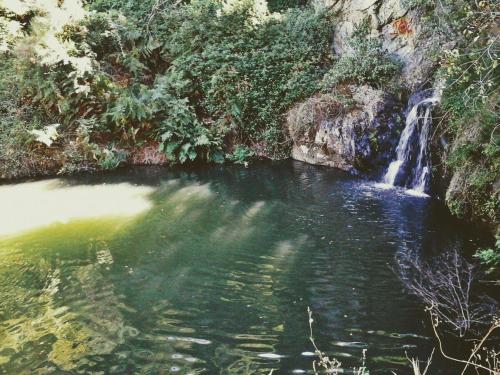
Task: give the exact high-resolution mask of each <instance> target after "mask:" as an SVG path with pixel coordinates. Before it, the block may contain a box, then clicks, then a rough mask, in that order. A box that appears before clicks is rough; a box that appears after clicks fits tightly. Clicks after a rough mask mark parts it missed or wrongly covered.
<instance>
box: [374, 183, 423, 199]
mask: <svg viewBox="0 0 500 375" xmlns="http://www.w3.org/2000/svg"><path fill="white" fill-rule="evenodd" d="M373 186H374V187H375V188H377V189H381V190H395V191H396V192H400V193H403V194H406V195H411V196H413V197H418V198H429V197H430V195H428V194H426V193H424V192H423V191H419V190H416V189H405V188H402V187H400V186H394V185H391V184H387V183H383V182H376V183H374V184H373Z"/></svg>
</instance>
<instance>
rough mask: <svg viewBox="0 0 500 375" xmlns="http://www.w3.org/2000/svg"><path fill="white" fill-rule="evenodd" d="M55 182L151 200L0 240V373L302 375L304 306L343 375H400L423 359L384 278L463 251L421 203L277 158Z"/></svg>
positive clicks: (306, 362)
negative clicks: (356, 374) (410, 264)
mask: <svg viewBox="0 0 500 375" xmlns="http://www.w3.org/2000/svg"><path fill="white" fill-rule="evenodd" d="M62 181H63V182H62V183H63V185H64V186H66V187H71V186H104V184H106V186H114V185H116V184H119V183H128V184H129V185H131V186H134V185H137V186H147V187H151V188H152V192H151V193H149V194H148V199H149V200H150V202H151V206H150V207H149V209H147V210H145V211H142V212H140V213H136V214H135V215H133V216H124V217H121V216H113V217H99V218H95V219H88V218H85V219H75V220H70V221H68V222H67V223H54V224H52V225H49V226H46V227H43V228H39V229H36V230H33V231H30V232H26V233H23V234H19V235H17V236H11V237H8V238H5V239H3V240H0V253H1V254H2V256H1V258H0V296H1V297H2V298H1V300H0V370H2V371H3V372H5V373H16V372H19V373H23V372H39V373H53V374H60V373H61V372H63V371H66V372H68V373H76V372H79V373H81V372H84V373H85V372H98V371H102V372H104V373H107V374H108V373H110V374H111V373H116V374H124V373H141V374H146V373H150V374H157V373H165V374H168V373H181V374H188V373H192V374H196V373H207V374H215V373H220V374H245V373H249V374H250V373H259V374H267V373H269V371H270V370H271V369H275V372H274V374H278V373H280V374H281V373H283V374H286V373H301V371H304V372H308V371H310V369H311V361H312V357H310V353H309V352H311V351H312V347H311V344H310V343H309V341H308V335H309V331H308V329H309V327H308V321H307V314H306V308H307V306H310V307H311V309H312V310H313V312H314V316H315V318H316V322H315V337H316V341H317V343H318V345H319V347H320V348H322V349H323V350H326V351H328V352H329V353H332V354H334V355H335V356H337V357H338V358H339V359H341V360H342V362H343V363H344V364H345V365H346V367H351V366H358V365H359V359H360V357H361V351H362V349H365V348H366V349H368V352H367V356H368V366H369V367H370V369H371V373H388V372H389V370H394V371H397V372H398V373H399V374H405V373H408V366H407V363H406V357H405V352H406V351H407V352H408V354H409V355H418V356H419V357H421V358H424V357H425V358H426V357H427V355H428V354H429V353H430V351H431V350H432V347H433V345H434V344H433V341H432V340H431V338H430V332H429V331H428V329H427V328H425V325H424V323H423V322H425V321H426V319H427V317H426V316H425V314H424V312H423V307H422V306H419V305H418V304H417V303H416V301H415V300H413V299H412V298H411V297H409V296H407V295H406V294H405V293H404V291H403V290H402V286H401V284H400V283H399V281H398V280H397V277H396V276H395V274H394V272H393V271H392V269H391V267H392V263H393V259H394V255H395V254H396V253H397V252H398V251H402V250H405V249H407V248H412V249H417V250H418V251H421V252H428V253H432V252H435V251H438V250H439V248H440V247H441V246H445V245H446V244H447V243H449V242H450V241H458V240H464V238H463V234H462V232H461V231H460V230H459V229H458V228H457V226H456V225H455V223H452V222H451V221H450V220H451V219H450V217H449V216H447V214H446V212H445V211H444V210H442V207H441V206H440V205H437V204H435V202H433V201H432V200H429V199H422V198H416V197H411V196H407V195H403V194H394V193H393V192H390V191H383V190H378V189H376V188H375V187H373V186H372V185H370V184H369V183H367V182H364V181H361V180H358V179H354V178H352V177H349V176H347V175H346V174H344V173H342V172H339V171H334V170H330V169H324V168H318V167H313V166H308V165H305V164H301V163H296V162H289V161H287V162H279V163H258V164H256V165H254V166H252V167H251V168H248V169H245V168H242V167H236V166H234V167H232V166H215V167H210V168H206V167H205V168H203V169H201V168H194V169H191V170H173V171H167V170H164V169H158V168H132V169H127V170H121V171H118V172H115V173H111V174H105V175H90V176H78V177H76V178H75V177H73V178H67V179H63V180H62ZM88 204H89V205H92V204H93V202H92V201H89V202H88ZM124 204H126V202H124ZM2 215H8V213H2ZM433 366H434V367H433V368H432V369H431V370H432V371H433V373H434V374H439V373H442V374H446V373H449V372H447V371H449V369H450V368H449V366H448V365H447V364H444V363H443V362H442V361H440V360H438V359H436V360H435V363H434V364H433ZM377 371H378V372H377Z"/></svg>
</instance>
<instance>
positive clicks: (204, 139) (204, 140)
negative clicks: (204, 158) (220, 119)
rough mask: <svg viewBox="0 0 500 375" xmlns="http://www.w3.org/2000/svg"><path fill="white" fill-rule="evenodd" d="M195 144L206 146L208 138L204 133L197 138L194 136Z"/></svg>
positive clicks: (208, 141) (208, 143) (208, 142)
mask: <svg viewBox="0 0 500 375" xmlns="http://www.w3.org/2000/svg"><path fill="white" fill-rule="evenodd" d="M195 145H196V146H208V145H210V139H208V137H207V136H206V135H205V134H202V135H200V136H199V137H198V138H196V142H195Z"/></svg>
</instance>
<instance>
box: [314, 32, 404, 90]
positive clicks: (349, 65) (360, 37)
mask: <svg viewBox="0 0 500 375" xmlns="http://www.w3.org/2000/svg"><path fill="white" fill-rule="evenodd" d="M346 44H347V51H346V53H344V54H343V55H342V56H341V57H340V58H339V59H337V61H335V63H334V64H333V66H332V68H331V69H330V70H329V71H328V72H327V73H326V74H325V77H324V81H323V85H324V88H325V89H326V90H331V89H332V88H333V87H335V86H336V85H338V84H339V83H344V82H352V83H359V84H365V83H368V84H372V85H380V84H382V83H384V82H387V81H388V80H390V78H391V77H393V76H394V75H395V74H396V73H397V72H398V71H399V70H400V68H401V64H400V63H399V62H398V61H396V60H395V59H393V58H391V57H390V56H388V55H387V52H386V51H384V50H383V48H382V43H381V41H380V40H379V39H378V38H377V37H373V36H370V35H368V27H367V26H366V24H362V25H360V26H358V28H357V29H356V31H355V32H354V33H353V35H352V36H351V38H350V39H349V40H348V41H347V43H346Z"/></svg>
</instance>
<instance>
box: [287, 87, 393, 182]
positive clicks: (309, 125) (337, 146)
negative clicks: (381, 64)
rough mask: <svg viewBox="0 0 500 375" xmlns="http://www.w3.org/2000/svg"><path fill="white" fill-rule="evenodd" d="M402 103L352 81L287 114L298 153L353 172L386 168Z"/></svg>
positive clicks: (309, 160)
mask: <svg viewBox="0 0 500 375" xmlns="http://www.w3.org/2000/svg"><path fill="white" fill-rule="evenodd" d="M397 103H398V101H397V100H395V98H392V97H391V96H389V95H387V94H385V93H384V92H383V91H381V90H377V89H374V88H372V87H370V86H367V85H362V86H356V85H348V86H342V87H339V88H337V89H336V90H335V91H333V92H331V93H327V94H318V95H316V96H314V97H312V98H309V99H308V100H306V101H305V102H302V103H299V104H297V105H296V106H295V107H293V108H292V109H291V110H290V112H289V113H288V118H287V125H288V130H289V133H290V137H291V138H292V141H293V149H292V157H293V158H294V159H296V160H300V161H304V162H307V163H311V164H317V165H325V166H329V167H335V168H340V169H343V170H346V171H349V172H352V173H359V172H371V171H376V170H377V169H379V168H381V167H384V166H386V165H387V163H388V162H389V160H390V158H391V156H392V153H393V150H394V149H395V142H397V139H398V134H399V130H400V128H401V127H402V120H401V118H400V113H401V108H399V106H398V104H397Z"/></svg>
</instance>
